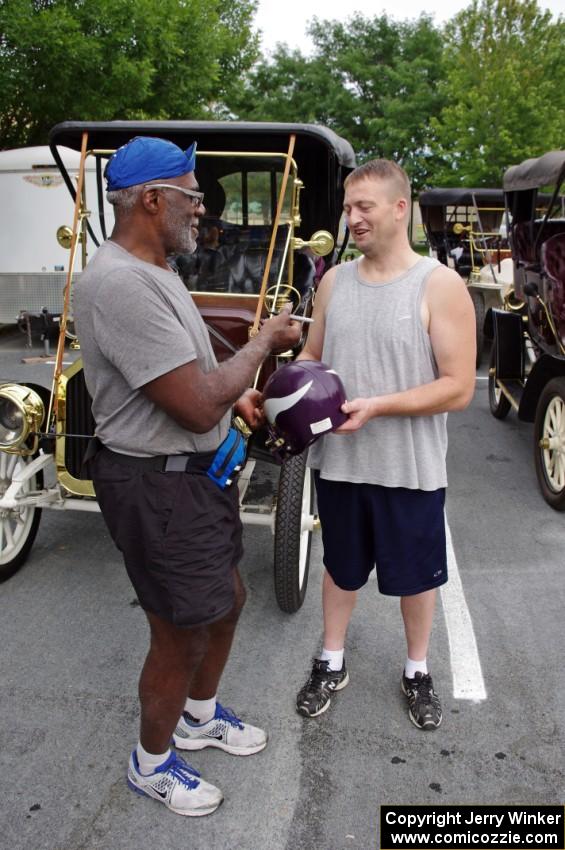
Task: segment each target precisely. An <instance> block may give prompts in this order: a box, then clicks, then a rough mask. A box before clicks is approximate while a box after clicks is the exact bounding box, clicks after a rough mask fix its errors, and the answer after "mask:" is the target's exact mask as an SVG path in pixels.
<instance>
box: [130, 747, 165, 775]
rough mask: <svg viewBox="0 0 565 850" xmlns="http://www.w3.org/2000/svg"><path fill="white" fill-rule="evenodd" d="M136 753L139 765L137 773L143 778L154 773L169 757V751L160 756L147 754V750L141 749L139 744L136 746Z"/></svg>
mask: <svg viewBox="0 0 565 850" xmlns="http://www.w3.org/2000/svg"><path fill="white" fill-rule="evenodd" d="M136 753H137V762H138V764H139V772H140V773H141V774H142V775H143V776H148V775H149V774H150V773H155V770H156V768H158V767H160V766H161V765H162V764H164V763H165V762H166V761H167V759H168V758H169V756H170V755H171V751H170V750H167V751H166V752H165V753H161V754H160V755H155V754H154V753H148V752H147V750H144V749H143V747H142V746H141V743H139V744H138V745H137V747H136Z"/></svg>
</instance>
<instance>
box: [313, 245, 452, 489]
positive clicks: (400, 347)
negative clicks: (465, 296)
mask: <svg viewBox="0 0 565 850" xmlns="http://www.w3.org/2000/svg"><path fill="white" fill-rule="evenodd" d="M438 266H439V263H438V262H437V260H433V259H431V258H429V257H423V258H422V259H420V260H419V261H418V262H417V263H416V264H415V265H414V266H412V268H411V269H408V271H407V272H405V273H404V274H403V275H401V276H400V277H398V278H395V279H394V280H390V281H387V282H384V283H370V282H368V281H365V280H363V279H362V278H361V277H360V275H359V267H358V263H357V262H356V261H354V262H350V263H344V264H343V265H341V266H338V268H337V270H336V276H335V281H334V286H333V290H332V294H331V297H330V300H329V304H328V307H327V310H326V327H325V334H324V346H323V351H322V360H323V362H324V363H327V364H328V365H330V366H331V367H332V368H333V369H335V371H336V372H337V373H338V375H339V376H340V378H341V379H342V381H343V383H344V385H345V390H346V394H347V397H348V398H349V399H353V398H358V397H361V398H363V397H364V398H367V397H371V396H377V395H386V394H388V393H396V392H402V391H403V390H409V389H411V388H412V387H417V386H420V385H421V384H427V383H429V382H431V381H433V380H435V378H437V377H438V370H437V364H436V361H435V357H434V354H433V351H432V346H431V343H430V337H429V335H428V334H427V333H426V331H425V330H424V328H423V326H422V321H421V318H420V305H421V303H422V296H423V293H424V289H425V285H426V281H427V279H428V277H429V275H430V274H431V272H432V271H433V270H434V269H435V268H437V267H438ZM446 423H447V414H446V413H438V414H435V415H432V416H381V417H376V418H374V419H370V420H369V421H368V422H367V423H366V425H364V426H363V428H361V429H360V430H359V431H355V432H354V433H352V434H343V435H342V434H327V435H326V436H324V437H322V438H321V439H320V440H319V441H318V442H317V443H314V445H313V446H312V447H311V449H310V454H309V458H308V462H309V465H310V466H312V467H313V468H314V469H319V470H320V474H321V476H322V478H328V479H330V480H332V481H349V482H353V483H359V484H361V483H365V484H380V485H382V486H384V487H406V488H408V489H415V490H437V489H439V488H440V487H445V486H446V485H447V476H446V468H445V456H446V450H447V427H446Z"/></svg>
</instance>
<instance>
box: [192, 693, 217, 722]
mask: <svg viewBox="0 0 565 850" xmlns="http://www.w3.org/2000/svg"><path fill="white" fill-rule="evenodd" d="M184 710H185V711H188V713H189V714H190V716H191V717H192V718H194V720H195V721H196V722H197V723H208V721H209V720H211V719H212V718H213V716H214V714H215V713H216V697H215V696H213V697H211V698H210V699H191V698H190V697H187V700H186V702H185V704H184Z"/></svg>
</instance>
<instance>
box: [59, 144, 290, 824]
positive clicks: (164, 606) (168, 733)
mask: <svg viewBox="0 0 565 850" xmlns="http://www.w3.org/2000/svg"><path fill="white" fill-rule="evenodd" d="M195 157H196V145H195V144H192V145H191V146H190V147H189V148H188V149H187V150H185V151H183V150H181V148H179V147H177V145H175V144H173V143H172V142H169V141H166V140H164V139H159V138H150V137H136V138H134V139H132V140H131V141H129V142H128V143H127V144H125V145H123V147H121V148H119V149H118V150H117V151H116V153H115V154H114V156H113V157H112V158H111V159H110V161H109V163H108V165H107V167H106V172H105V176H106V179H107V184H108V194H107V198H108V200H109V202H110V203H111V204H113V206H114V210H115V227H114V230H113V232H112V235H111V237H110V239H108V240H107V241H106V242H105V243H104V244H103V245H102V246H101V247H100V248H99V249H98V251H97V252H96V254H95V255H94V257H93V259H92V260H91V261H90V263H89V264H88V266H87V268H86V270H85V271H84V273H83V274H82V275H81V277H80V280H79V282H78V284H77V286H76V289H75V293H74V313H75V320H76V324H77V328H78V332H79V335H80V339H81V348H82V353H83V361H84V373H85V378H86V383H87V387H88V389H89V392H90V394H91V396H92V400H93V405H92V411H93V415H94V419H95V421H96V437H97V444H96V445H97V448H98V450H97V451H96V452H94V451H93V452H92V455H93V457H92V460H91V461H90V468H91V473H92V478H93V482H94V486H95V489H96V494H97V497H98V501H99V504H100V508H101V511H102V514H103V516H104V519H105V522H106V524H107V526H108V529H109V531H110V534H111V535H112V538H113V540H114V542H115V543H116V546H117V547H118V549H119V550H120V551H121V553H122V556H123V558H124V562H125V566H126V569H127V572H128V575H129V578H130V580H131V582H132V584H133V587H134V589H135V591H136V594H137V598H138V600H139V603H140V605H141V607H142V608H143V610H144V612H145V615H146V617H147V620H148V622H149V628H150V636H151V641H150V647H149V652H148V654H147V657H146V660H145V663H144V666H143V670H142V673H141V677H140V681H139V698H140V705H141V724H140V735H139V742H138V744H137V746H136V748H135V749H134V750H133V752H132V754H131V757H130V762H129V769H128V784H129V786H130V787H131V788H132V789H133V790H134V791H136V792H137V793H139V794H141V795H144V796H148V797H151V798H153V799H155V800H158V801H159V802H161V803H164V804H165V805H166V806H167V807H168V808H169V809H170V810H172V811H173V812H176V813H178V814H182V815H193V816H197V815H206V814H209V813H211V812H213V811H214V810H215V809H216V808H217V807H218V806H219V805H220V803H221V802H222V799H223V796H222V792H221V791H220V790H219V789H218V788H217V787H215V785H212V784H210V783H208V782H205V781H204V779H202V778H201V776H200V775H199V774H198V772H197V771H195V770H194V769H193V768H192V767H191V766H190V765H189V764H187V763H186V762H185V761H184V760H183V759H182V758H180V757H179V756H178V755H177V753H176V751H175V750H172V749H171V744H174V746H175V748H176V750H178V749H180V750H188V751H190V750H200V749H203V748H205V747H216V748H219V749H222V750H224V751H225V752H227V753H231V754H233V755H251V754H253V753H257V752H259V751H260V750H262V749H263V748H264V747H265V746H266V743H267V735H266V733H265V732H264V731H263V730H262V729H259V728H257V727H255V726H252V725H251V724H249V723H245V722H244V721H243V720H241V719H240V718H239V717H237V716H236V715H235V714H234V713H233V712H232V711H231V710H229V709H226V708H224V707H223V706H222V705H221V703H220V702H219V701H218V700H217V697H216V694H217V690H218V685H219V682H220V678H221V675H222V672H223V669H224V666H225V663H226V661H227V659H228V656H229V652H230V648H231V643H232V639H233V635H234V631H235V627H236V624H237V621H238V617H239V614H240V612H241V609H242V607H243V604H244V601H245V591H244V588H243V584H242V581H241V578H240V575H239V572H238V568H237V564H238V562H239V560H240V558H241V555H242V548H241V523H240V520H239V504H238V502H239V500H238V492H237V486H236V485H235V484H231V485H230V483H229V480H230V479H229V478H226V477H225V476H224V477H223V478H217V477H215V473H214V474H213V472H212V471H214V470H216V469H217V467H218V462H217V461H218V458H219V457H224V456H225V455H228V454H229V455H233V452H231V451H226V444H228V445H229V447H230V449H231V446H232V442H233V445H235V442H237V441H238V439H239V438H238V435H237V434H235V433H234V429H233V428H231V427H230V424H231V420H232V416H233V413H234V411H235V412H236V413H238V414H239V415H241V416H243V418H244V419H245V420H246V421H247V422H248V424H249V425H250V426H251V427H256V426H257V425H259V424H260V423H261V421H262V414H261V412H260V409H259V407H258V404H259V402H260V396H259V394H258V393H257V392H256V391H254V390H248V389H246V388H248V387H249V386H250V385H251V383H252V381H253V377H254V375H255V373H256V370H257V368H258V367H259V365H260V364H261V362H262V361H263V360H264V359H265V357H266V356H267V355H268V354H269V353H271V352H273V351H281V350H286V349H288V348H289V347H291V346H294V345H296V344H297V343H298V340H299V338H300V332H301V331H300V327H299V326H298V325H297V323H295V322H292V321H291V320H290V318H289V314H288V313H286V312H285V313H282V314H280V315H279V316H276V317H275V318H272V319H269V321H267V322H266V323H265V324H264V325H263V327H262V329H261V330H260V332H259V334H258V335H257V336H256V337H254V338H253V339H252V340H251V341H250V342H249V343H248V344H247V345H246V346H244V348H242V349H241V350H240V351H239V352H238V353H237V354H236V355H234V357H233V358H231V360H228V361H226V362H224V363H222V364H221V365H220V366H218V363H217V362H216V359H215V357H214V353H213V351H212V347H211V344H210V340H209V336H208V333H207V330H206V327H205V325H204V323H203V321H202V319H201V317H200V314H199V313H198V310H197V308H196V306H195V304H194V302H193V300H192V298H191V296H190V294H189V293H188V292H187V290H186V288H185V286H184V285H183V283H182V281H181V280H180V278H179V276H178V275H177V274H176V272H175V270H174V269H173V268H172V267H171V266H170V265H169V262H168V257H170V256H174V255H175V254H178V253H186V252H191V251H194V250H195V248H196V241H197V238H198V224H199V220H200V217H201V216H202V215H203V214H204V211H205V208H204V198H203V195H202V193H201V192H200V191H199V189H198V183H197V180H196V176H195ZM230 441H232V442H230ZM238 450H239V451H240V452H241V449H238ZM233 477H234V478H235V475H234V476H233Z"/></svg>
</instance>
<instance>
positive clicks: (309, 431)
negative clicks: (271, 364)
mask: <svg viewBox="0 0 565 850" xmlns="http://www.w3.org/2000/svg"><path fill="white" fill-rule="evenodd" d="M263 395H264V401H263V409H264V411H265V416H266V417H267V420H268V422H269V424H270V426H271V427H270V429H269V431H270V435H271V444H272V446H273V450H274V451H275V453H276V454H278V455H279V456H280V457H282V458H284V457H286V456H288V455H297V454H301V453H302V452H303V451H305V449H307V448H308V446H310V445H312V443H314V442H315V441H316V440H318V439H319V438H320V437H322V436H323V435H324V434H327V433H329V432H330V431H334V430H335V429H336V428H338V427H339V426H340V425H342V424H343V423H344V422H345V421H346V419H347V415H346V414H345V413H342V411H341V406H342V404H343V403H344V402H345V401H346V396H345V388H344V386H343V384H342V382H341V379H340V377H339V375H337V373H336V372H334V371H333V369H331V368H330V367H329V366H327V365H326V364H325V363H321V362H320V361H319V360H298V361H294V362H293V363H288V364H286V365H285V366H281V367H280V369H277V371H276V372H275V373H274V374H273V375H271V377H270V378H269V380H268V381H267V383H266V384H265V388H264V390H263Z"/></svg>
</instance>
